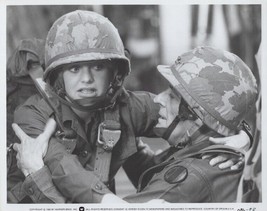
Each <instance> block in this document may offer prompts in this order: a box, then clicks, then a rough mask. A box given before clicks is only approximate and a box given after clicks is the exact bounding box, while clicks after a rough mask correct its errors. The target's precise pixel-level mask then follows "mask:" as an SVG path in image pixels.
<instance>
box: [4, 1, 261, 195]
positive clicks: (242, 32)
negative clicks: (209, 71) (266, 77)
mask: <svg viewBox="0 0 267 211" xmlns="http://www.w3.org/2000/svg"><path fill="white" fill-rule="evenodd" d="M76 9H83V10H93V11H96V12H98V13H100V14H102V15H104V16H106V17H108V18H109V19H110V20H111V22H113V24H114V25H115V26H116V27H117V28H118V31H119V33H120V35H121V38H122V40H123V42H124V44H125V47H126V48H127V49H128V50H129V51H130V53H131V66H132V72H131V74H130V75H129V76H128V77H127V79H126V81H125V87H126V88H127V89H130V90H146V91H150V92H153V93H159V92H160V91H162V90H164V89H165V88H166V87H167V84H166V82H165V81H164V80H163V79H162V78H161V77H160V76H159V74H158V73H157V71H156V66H157V65H158V64H172V63H173V62H174V61H175V60H176V58H177V56H178V55H179V54H181V53H183V52H185V51H187V50H189V49H191V48H193V47H195V46H198V45H211V46H215V47H217V48H222V49H225V50H228V51H231V52H233V53H235V54H237V55H238V56H239V57H241V58H242V59H243V60H244V61H245V62H246V64H247V65H248V66H249V67H250V68H251V69H252V71H253V73H254V75H255V77H256V79H257V80H258V84H260V81H259V79H260V78H259V72H258V68H257V66H256V61H255V57H254V55H255V54H256V52H257V51H258V48H259V44H260V42H261V5H82V6H81V5H77V6H76V5H71V6H70V5H68V6H63V5H53V6H51V5H50V6H7V38H6V41H7V49H6V50H7V59H8V58H9V57H10V56H11V54H12V52H13V51H14V49H15V48H16V46H17V45H18V43H19V41H20V40H22V39H28V38H39V39H45V38H46V34H47V32H48V30H49V28H50V27H51V25H52V24H53V22H54V21H55V20H56V19H58V18H59V17H60V16H61V15H63V14H65V13H67V12H70V11H73V10H76ZM145 142H146V143H148V144H149V145H151V146H152V148H153V150H157V149H159V148H167V147H168V145H167V144H166V143H165V142H163V141H162V140H158V141H156V142H155V141H154V140H153V141H152V140H146V139H145ZM116 182H117V193H118V194H119V195H120V196H124V195H127V194H129V193H132V192H134V191H135V190H134V188H133V187H132V186H131V185H130V184H129V181H127V178H126V176H125V175H124V172H123V171H120V172H119V174H118V176H117V181H116Z"/></svg>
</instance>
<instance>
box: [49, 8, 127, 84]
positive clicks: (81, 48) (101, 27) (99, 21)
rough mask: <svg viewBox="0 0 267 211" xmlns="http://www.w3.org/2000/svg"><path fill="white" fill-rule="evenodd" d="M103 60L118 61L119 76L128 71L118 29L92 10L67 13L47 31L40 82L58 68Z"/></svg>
mask: <svg viewBox="0 0 267 211" xmlns="http://www.w3.org/2000/svg"><path fill="white" fill-rule="evenodd" d="M103 59H118V60H120V63H119V65H120V66H119V69H120V70H122V71H123V72H122V74H123V75H127V74H128V73H129V72H130V62H129V59H128V58H127V57H126V56H125V54H124V46H123V43H122V40H121V38H120V36H119V33H118V30H117V29H116V28H115V27H114V25H113V24H112V23H111V22H110V21H109V20H108V19H107V18H105V17H103V16H102V15H99V14H97V13H95V12H92V11H82V10H77V11H74V12H70V13H67V14H65V15H63V16H62V17H60V18H59V19H58V20H56V21H55V23H54V24H53V26H52V27H51V29H50V30H49V32H48V35H47V39H46V46H45V66H46V70H45V72H44V80H45V81H46V79H47V78H49V75H50V73H51V72H52V71H54V70H55V69H56V68H57V67H59V66H61V65H64V64H70V63H74V62H83V61H92V60H103Z"/></svg>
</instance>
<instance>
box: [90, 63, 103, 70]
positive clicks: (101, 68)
mask: <svg viewBox="0 0 267 211" xmlns="http://www.w3.org/2000/svg"><path fill="white" fill-rule="evenodd" d="M92 69H94V70H96V71H101V70H103V69H104V65H102V64H96V65H94V66H93V67H92Z"/></svg>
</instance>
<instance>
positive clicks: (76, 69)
mask: <svg viewBox="0 0 267 211" xmlns="http://www.w3.org/2000/svg"><path fill="white" fill-rule="evenodd" d="M79 70H80V67H79V66H74V67H71V68H70V70H69V71H70V72H73V73H77V72H78V71H79Z"/></svg>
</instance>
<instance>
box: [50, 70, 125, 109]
mask: <svg viewBox="0 0 267 211" xmlns="http://www.w3.org/2000/svg"><path fill="white" fill-rule="evenodd" d="M122 82H123V77H121V76H120V75H118V74H116V75H115V77H114V79H113V81H112V82H111V83H110V85H109V87H108V89H107V91H106V93H105V95H103V96H100V97H88V98H84V99H79V100H73V99H72V98H71V97H70V96H68V94H67V93H66V92H61V94H55V93H53V94H54V95H55V97H57V98H58V99H59V100H60V102H62V103H63V104H65V105H67V106H70V107H73V108H75V109H78V110H80V111H86V112H88V111H97V110H106V109H108V108H112V107H113V106H114V105H115V102H116V99H117V97H118V96H119V95H120V94H121V93H122V92H123V88H122Z"/></svg>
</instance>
